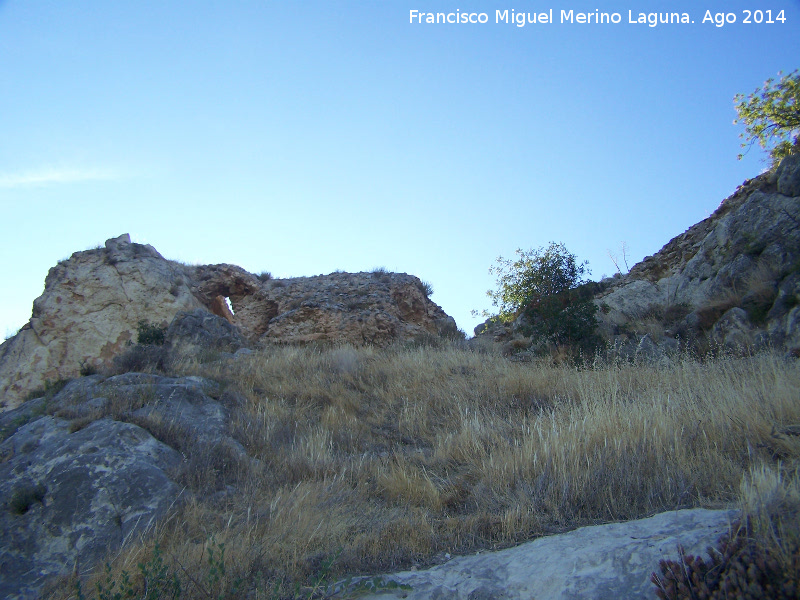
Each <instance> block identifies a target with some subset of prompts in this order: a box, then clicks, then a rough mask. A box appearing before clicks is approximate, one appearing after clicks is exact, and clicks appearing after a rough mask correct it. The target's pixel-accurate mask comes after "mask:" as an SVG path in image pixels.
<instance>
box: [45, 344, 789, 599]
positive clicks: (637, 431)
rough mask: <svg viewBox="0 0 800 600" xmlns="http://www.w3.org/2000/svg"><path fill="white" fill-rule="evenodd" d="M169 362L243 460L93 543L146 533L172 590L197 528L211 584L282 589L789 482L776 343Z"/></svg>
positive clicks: (277, 354)
mask: <svg viewBox="0 0 800 600" xmlns="http://www.w3.org/2000/svg"><path fill="white" fill-rule="evenodd" d="M175 368H176V369H177V371H178V372H179V374H184V375H202V376H204V377H209V378H212V379H215V380H217V381H220V382H222V383H223V384H224V385H225V386H227V388H228V390H233V391H236V392H238V393H239V394H240V395H242V396H243V397H244V398H246V400H245V401H244V402H243V405H242V406H239V407H238V408H232V409H231V411H232V412H231V415H232V416H231V431H232V433H233V435H234V437H236V438H237V439H238V440H239V441H240V442H241V443H242V444H243V445H244V446H245V448H246V449H247V451H248V453H249V454H250V455H251V456H252V457H255V458H256V459H258V460H257V461H254V462H253V463H252V464H251V465H250V466H247V465H241V464H240V465H239V466H238V468H237V469H238V470H237V472H236V473H234V474H232V475H231V480H230V481H229V482H228V483H230V484H233V485H235V488H236V491H235V492H234V493H232V494H228V495H226V496H223V497H221V498H217V499H216V500H214V499H213V498H212V497H210V496H209V495H208V494H205V495H204V494H203V489H202V482H204V481H206V480H207V478H206V477H201V476H198V477H196V478H194V479H192V478H191V477H186V478H185V481H189V482H190V483H189V485H190V488H195V489H194V490H193V491H194V492H195V493H196V495H195V499H194V500H193V501H191V502H189V503H188V504H187V505H186V506H184V507H183V508H182V509H181V510H180V511H179V512H176V514H174V515H173V516H172V518H171V519H170V520H169V521H167V522H166V523H163V524H162V525H160V526H159V529H158V530H157V531H154V532H152V535H150V536H149V538H148V541H147V542H142V543H138V544H137V543H132V544H129V545H128V547H127V548H125V549H124V552H123V553H122V554H120V555H119V556H118V557H116V558H115V559H114V560H113V561H112V570H113V572H114V573H117V574H118V573H121V571H122V570H127V571H128V572H135V571H136V567H135V565H136V564H137V563H138V562H142V561H143V560H146V559H147V557H149V556H152V553H153V548H154V546H153V544H154V542H155V541H158V543H159V544H160V548H161V549H162V551H163V553H164V556H165V561H166V562H167V563H168V564H169V565H171V568H172V569H174V570H175V572H177V573H178V575H179V577H180V578H181V579H182V581H184V586H185V589H186V590H187V591H188V590H192V589H195V588H194V587H193V585H194V584H193V583H192V581H196V582H202V581H208V580H209V579H208V577H209V568H210V567H209V564H208V561H205V560H204V559H203V556H204V554H203V553H204V552H205V551H206V550H204V549H206V548H207V546H208V544H209V543H210V542H209V539H210V536H213V540H215V542H214V543H218V544H223V545H224V548H225V564H226V565H227V571H226V574H225V581H226V582H227V584H226V585H228V587H227V588H226V594H229V595H232V596H234V597H255V596H254V594H255V595H258V594H261V595H260V596H258V597H270V594H272V595H273V596H286V597H294V595H295V594H296V593H297V592H292V591H291V590H292V589H293V588H291V587H290V586H288V584H286V582H297V583H302V584H307V583H308V582H309V581H310V579H311V578H312V577H313V575H314V574H315V573H319V572H320V569H321V566H322V565H323V563H324V561H326V560H328V559H330V558H331V557H333V556H336V557H337V558H336V562H335V563H334V565H333V567H332V571H331V574H330V575H331V577H339V576H341V575H344V574H346V573H350V574H352V573H369V572H385V571H390V570H393V569H399V568H401V567H408V566H410V565H412V564H417V565H424V564H429V563H430V562H431V561H434V560H435V557H436V555H437V554H438V553H442V552H449V553H451V554H457V553H465V552H469V551H472V550H475V549H477V548H487V547H493V548H494V547H502V546H507V545H511V544H516V543H519V542H521V541H524V540H528V539H531V538H533V537H536V536H540V535H544V534H548V533H553V532H559V531H564V530H568V529H572V528H575V527H578V526H581V525H585V524H589V523H600V522H608V521H620V520H628V519H635V518H639V517H644V516H648V515H652V514H654V513H657V512H660V511H664V510H670V509H675V508H679V507H695V506H703V507H719V506H732V505H735V504H736V503H737V502H742V503H743V504H744V505H745V506H747V507H749V508H748V510H749V511H751V512H752V513H753V514H762V516H763V515H764V514H767V513H764V512H763V511H761V512H760V513H759V510H760V509H759V508H758V507H759V506H764V505H767V504H768V505H769V506H771V507H773V508H774V507H775V506H777V504H776V502H777V501H776V500H774V499H775V498H779V499H783V500H784V501H786V502H785V504H786V505H787V506H788V503H789V500H787V498H789V499H791V498H794V496H793V495H792V494H795V495H797V492H796V490H797V479H796V477H795V478H794V479H793V478H792V477H794V476H792V475H790V474H791V473H794V470H795V469H796V468H797V467H798V465H800V463H798V457H800V437H798V436H793V435H784V434H781V433H779V432H781V431H786V430H787V429H786V428H787V427H791V426H792V425H797V424H800V402H798V392H797V390H798V389H800V368H798V365H797V363H796V362H787V361H785V360H784V359H782V358H780V357H777V356H772V355H761V356H756V357H750V358H730V359H726V358H717V359H715V360H714V361H709V362H706V363H700V362H695V361H691V360H686V361H684V362H680V363H676V364H674V365H673V366H671V367H669V368H648V367H644V366H640V365H639V366H634V365H627V364H616V365H604V366H597V367H596V368H594V369H584V370H578V369H575V368H570V367H566V366H561V367H553V366H548V365H545V364H536V363H527V364H520V363H513V362H510V361H508V360H507V359H504V358H501V357H498V356H493V355H488V354H478V353H471V352H468V351H465V350H458V349H448V348H440V349H434V348H416V349H401V348H394V349H389V350H377V349H371V348H365V349H358V350H357V349H353V348H350V347H342V348H329V349H313V348H293V347H283V348H270V349H266V350H264V351H261V352H258V353H255V354H253V355H247V356H243V357H238V358H237V359H236V360H228V361H225V362H217V363H207V364H199V363H195V362H189V363H183V364H180V365H177V366H176V367H175ZM196 468H197V469H202V468H203V466H202V465H201V464H197V467H196ZM242 469H245V472H242ZM223 475H224V474H223ZM770 478H771V479H770ZM776 478H777V479H776ZM191 481H196V482H198V483H196V484H195V485H192V484H191ZM776 481H777V483H776ZM765 482H767V483H765ZM217 483H218V484H219V482H217ZM223 483H224V482H223ZM792 486H794V487H792ZM766 488H769V489H770V490H772V491H771V492H770V493H769V499H768V500H769V501H765V502H761V501H760V500H758V498H757V497H756V495H755V492H753V490H754V489H758V490H762V489H766ZM776 490H777V491H776ZM780 490H784V491H780ZM787 490H788V491H787ZM792 490H794V491H792ZM781 494H783V495H781ZM762 496H763V494H762ZM762 499H763V498H762ZM781 506H782V505H781ZM769 514H771V515H774V514H780V510H779V511H778V513H775V511H774V510H773V511H772V512H770V513H769ZM770 519H772V520H770ZM762 520H763V519H762ZM767 521H768V522H769V523H773V522H774V517H769V518H768V519H767ZM769 523H768V524H767V525H765V526H764V527H763V528H762V529H763V531H764V532H765V533H764V535H766V532H767V531H772V530H773V529H774V527H773V528H772V529H770V528H771V527H772V525H770V524H769ZM278 581H283V582H284V585H283V587H280V586H278V584H277V582H278ZM235 582H239V584H238V587H237V586H234V583H235ZM218 585H222V584H221V583H220V584H218ZM92 586H93V584H92V583H91V582H89V583H88V587H86V586H85V587H84V589H94V588H93V587H92ZM276 586H277V587H276ZM234 588H236V590H237V591H236V592H235V593H232V590H233V589H234ZM62 589H63V588H62ZM268 592H269V593H268ZM66 595H67V593H66V592H61V593H60V597H66ZM202 595H203V594H201V593H200V592H199V591H197V590H196V589H195V592H191V593H190V597H195V596H198V597H199V596H202Z"/></svg>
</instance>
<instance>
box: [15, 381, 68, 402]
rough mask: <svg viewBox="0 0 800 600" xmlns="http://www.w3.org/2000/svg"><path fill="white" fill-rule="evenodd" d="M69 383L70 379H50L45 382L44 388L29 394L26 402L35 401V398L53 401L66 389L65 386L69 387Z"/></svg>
mask: <svg viewBox="0 0 800 600" xmlns="http://www.w3.org/2000/svg"><path fill="white" fill-rule="evenodd" d="M69 381H70V380H69V379H54V380H50V379H48V380H46V381H45V382H44V387H40V388H36V389H35V390H33V391H31V392H29V393H28V394H27V395H26V396H25V400H26V401H28V400H33V399H34V398H42V397H44V398H45V399H47V400H51V399H52V398H53V396H55V395H56V394H57V393H58V392H60V391H61V390H63V389H64V386H65V385H67V384H68V383H69Z"/></svg>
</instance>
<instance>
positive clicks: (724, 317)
mask: <svg viewBox="0 0 800 600" xmlns="http://www.w3.org/2000/svg"><path fill="white" fill-rule="evenodd" d="M799 178H800V156H791V157H789V158H787V159H785V160H784V161H783V163H782V164H781V165H780V167H779V168H778V170H777V171H776V172H775V173H772V174H765V175H762V176H760V177H757V178H756V179H753V180H751V181H749V182H745V184H744V185H742V186H741V187H740V188H739V189H738V190H737V192H736V193H735V194H733V195H732V196H731V197H730V198H727V199H726V200H725V201H724V202H723V203H722V204H721V205H720V207H719V208H718V209H717V210H716V212H715V213H714V214H713V215H711V216H710V217H709V218H707V219H705V220H703V221H701V222H700V223H698V224H696V225H694V226H693V227H691V228H690V229H688V230H687V231H686V232H685V233H683V234H682V235H679V236H678V237H676V238H674V239H673V240H671V241H670V242H669V243H668V244H667V245H666V246H664V248H662V249H661V250H660V251H659V252H658V253H657V254H655V255H654V256H651V257H647V258H645V259H644V260H643V261H642V262H641V263H639V264H637V265H635V266H634V267H633V268H632V269H631V271H630V273H628V274H627V275H625V276H624V277H621V278H615V279H611V280H607V283H608V284H609V288H610V289H609V290H608V291H606V292H604V293H603V294H601V295H600V296H599V297H598V299H597V303H598V305H599V306H600V307H601V311H600V312H599V317H600V318H601V320H602V325H603V327H604V329H605V330H606V332H607V333H611V334H612V335H613V334H618V333H625V332H626V330H628V331H630V329H631V328H630V327H629V325H630V324H636V323H637V322H641V321H642V320H643V319H649V320H650V321H651V323H660V324H661V325H662V331H660V332H658V333H657V334H655V332H653V334H654V335H655V336H656V337H658V338H659V339H660V341H663V340H664V339H667V338H673V339H674V338H676V337H680V338H682V339H684V340H694V339H698V338H702V339H704V340H706V341H707V342H712V343H715V344H720V345H724V346H727V347H730V348H731V349H736V348H746V347H763V346H765V345H767V344H769V345H773V346H775V347H783V348H785V349H787V350H790V351H791V350H793V349H796V348H798V347H800V332H799V331H798V330H797V327H796V323H797V321H798V317H800V308H798V306H797V305H798V304H800V295H798V292H800V287H799V286H798V277H799V276H800V187H798V186H797V185H796V182H797V181H798V179H799ZM632 341H635V340H632ZM637 343H638V342H637Z"/></svg>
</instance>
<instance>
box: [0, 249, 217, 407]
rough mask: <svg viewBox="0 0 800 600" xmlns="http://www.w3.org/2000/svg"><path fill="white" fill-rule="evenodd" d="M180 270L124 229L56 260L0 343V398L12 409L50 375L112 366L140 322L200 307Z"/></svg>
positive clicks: (133, 339) (164, 318)
mask: <svg viewBox="0 0 800 600" xmlns="http://www.w3.org/2000/svg"><path fill="white" fill-rule="evenodd" d="M184 271H185V269H184V267H183V266H182V265H179V264H177V263H172V262H169V261H167V260H165V259H164V258H163V257H162V256H161V255H160V254H159V253H158V252H156V250H155V249H154V248H153V247H152V246H145V245H142V244H134V243H131V241H130V237H129V236H128V235H127V234H126V235H123V236H120V237H118V238H115V239H111V240H108V241H107V242H106V245H105V248H97V249H94V250H87V251H85V252H76V253H74V254H73V255H72V256H71V257H70V258H69V259H67V260H64V261H62V262H60V263H58V264H57V265H56V266H55V267H53V268H52V269H50V272H49V273H48V274H47V279H46V280H45V289H44V292H43V293H42V295H41V296H39V298H37V299H36V300H35V301H34V303H33V312H32V313H31V319H30V321H29V322H28V323H27V324H26V325H25V326H24V327H23V328H22V329H21V330H20V331H19V333H17V335H15V336H14V337H13V338H11V339H9V340H8V341H6V342H5V343H4V344H2V346H0V402H2V403H4V404H5V406H6V408H13V407H14V406H17V405H18V404H19V403H20V401H21V400H22V399H23V398H24V397H25V395H26V394H27V393H29V392H30V391H32V390H35V389H37V388H41V387H43V386H44V385H45V383H46V382H48V381H57V380H61V379H68V378H71V377H75V376H77V375H79V374H80V371H81V369H97V368H101V367H104V366H109V365H110V364H111V362H112V360H113V358H114V357H115V356H117V355H118V354H120V353H121V352H122V351H124V350H125V348H126V346H127V345H128V344H130V343H132V342H136V335H137V328H138V325H139V322H140V321H145V322H147V323H153V324H157V325H163V326H166V325H168V324H169V323H170V322H171V321H172V319H173V318H174V317H175V315H176V314H178V313H179V312H181V311H189V310H193V309H195V308H200V307H202V304H201V303H200V302H199V301H198V300H197V299H196V298H195V297H194V296H193V295H192V293H191V290H190V289H189V280H188V277H187V276H186V274H185V272H184Z"/></svg>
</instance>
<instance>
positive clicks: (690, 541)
mask: <svg viewBox="0 0 800 600" xmlns="http://www.w3.org/2000/svg"><path fill="white" fill-rule="evenodd" d="M735 516H736V514H735V513H734V512H733V511H716V510H705V509H694V510H680V511H675V512H668V513H662V514H659V515H656V516H654V517H650V518H648V519H641V520H638V521H629V522H627V523H612V524H609V525H597V526H593V527H583V528H581V529H576V530H575V531H571V532H569V533H564V534H561V535H554V536H550V537H544V538H539V539H537V540H533V541H532V542H527V543H525V544H522V545H520V546H516V547H514V548H508V549H507V550H500V551H497V552H482V553H480V554H477V555H474V556H462V557H458V558H454V559H452V560H450V561H449V562H447V563H445V564H442V565H438V566H436V567H433V568H432V569H427V570H424V571H405V572H402V573H395V574H392V575H387V576H385V577H384V579H385V580H387V581H394V582H395V583H397V584H401V585H405V586H411V589H410V590H409V589H402V588H398V589H395V590H391V589H387V590H386V591H381V592H380V593H379V594H368V595H365V596H362V597H363V598H364V599H365V600H380V599H383V600H388V599H391V598H403V599H405V600H422V599H423V598H425V599H427V598H440V599H442V600H489V599H492V600H501V599H502V600H517V599H519V600H523V599H524V600H528V599H529V598H535V599H536V600H572V599H576V598H585V599H587V600H618V599H620V598H655V597H656V596H655V592H654V587H653V584H652V583H651V582H650V574H651V573H652V572H654V571H657V570H658V563H659V561H660V560H661V559H666V558H672V559H674V558H677V547H678V544H680V545H682V546H683V547H684V548H685V549H686V551H687V553H689V554H695V555H703V556H705V557H707V555H706V554H705V550H706V548H707V547H708V546H710V545H713V543H714V542H715V541H716V539H717V538H718V537H719V536H720V535H721V534H723V533H725V532H726V531H727V530H728V527H729V524H730V522H731V520H732V519H734V518H735Z"/></svg>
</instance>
